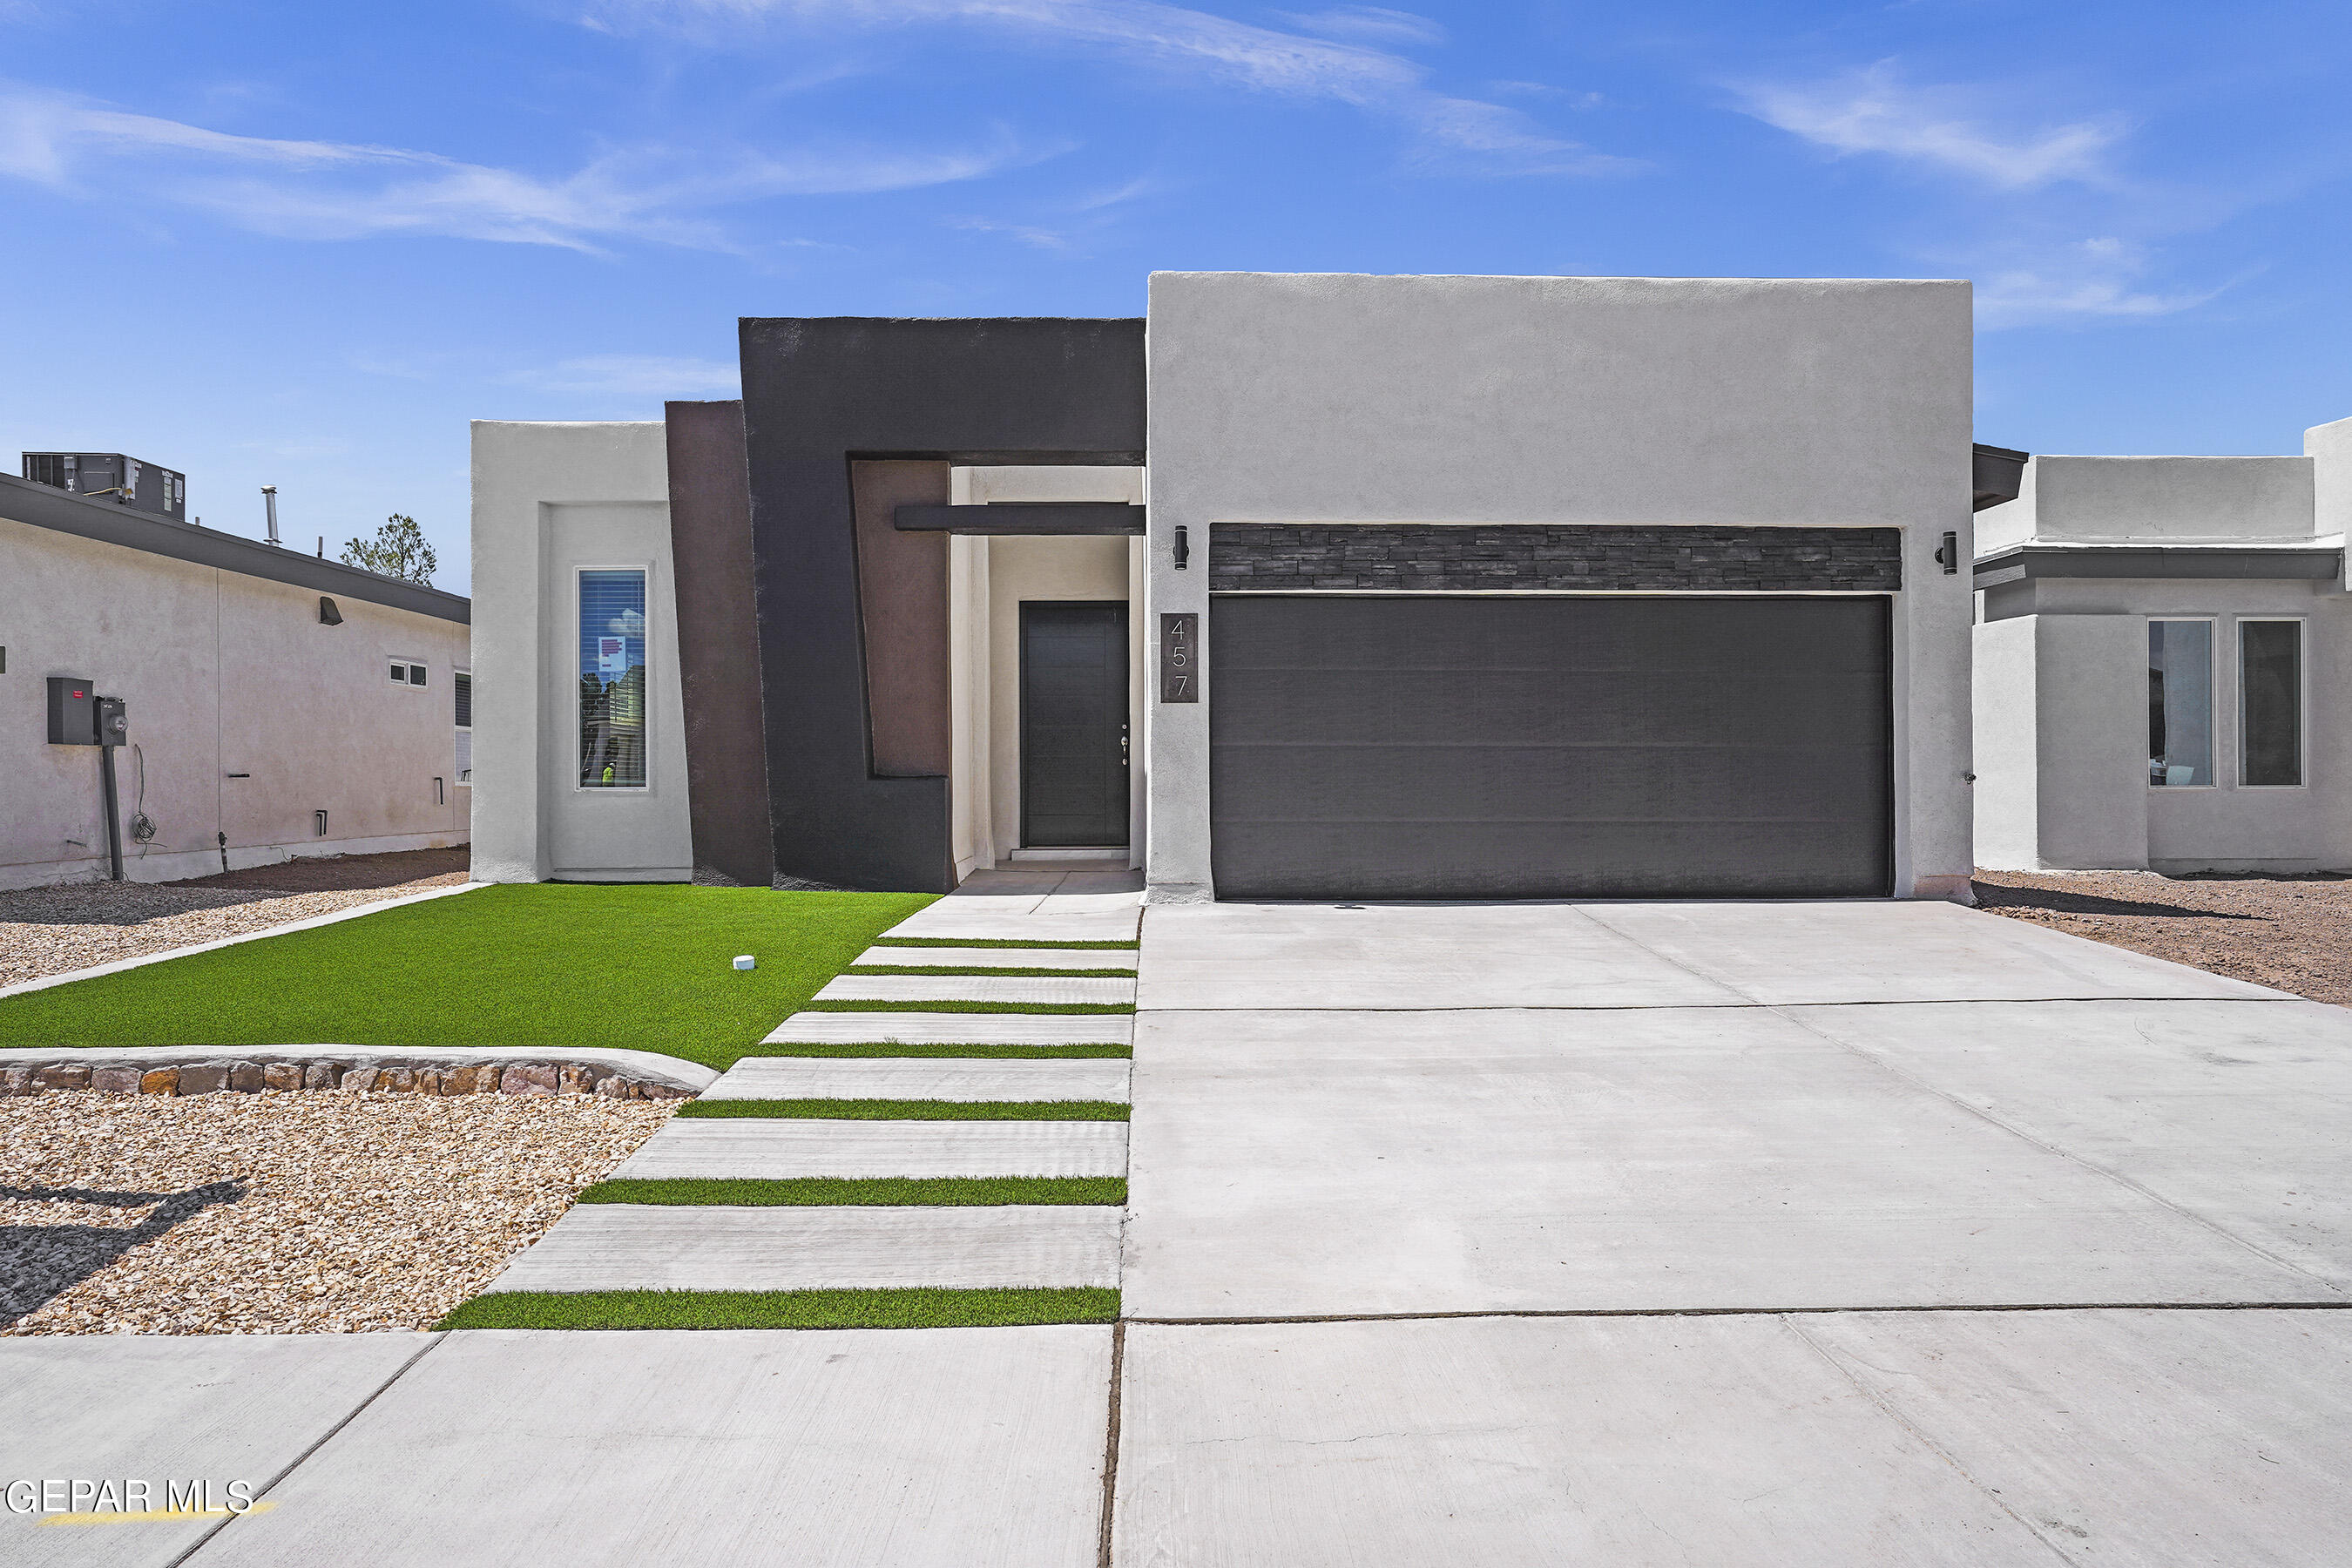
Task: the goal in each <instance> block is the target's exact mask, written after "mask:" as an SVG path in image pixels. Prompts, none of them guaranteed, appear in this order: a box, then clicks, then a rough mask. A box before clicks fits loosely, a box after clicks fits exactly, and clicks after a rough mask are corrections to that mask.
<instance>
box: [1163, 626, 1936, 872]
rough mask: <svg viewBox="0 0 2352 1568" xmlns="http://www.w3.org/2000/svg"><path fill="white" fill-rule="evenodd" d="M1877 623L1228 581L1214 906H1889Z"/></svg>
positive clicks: (1213, 647)
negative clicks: (1301, 592) (1839, 901)
mask: <svg viewBox="0 0 2352 1568" xmlns="http://www.w3.org/2000/svg"><path fill="white" fill-rule="evenodd" d="M1887 615H1888V610H1887V601H1886V600H1885V599H1884V598H1875V597H1853V598H1822V599H1801V598H1785V599H1773V598H1743V597H1708V598H1637V597H1630V596H1629V597H1622V598H1615V597H1612V598H1528V599H1503V598H1479V597H1474V596H1467V595H1453V596H1429V597H1414V596H1406V595H1397V596H1393V597H1391V596H1381V597H1362V598H1343V597H1313V596H1300V597H1296V598H1284V597H1255V596H1238V595H1230V596H1229V595H1219V596H1218V598H1217V599H1216V600H1215V602H1214V605H1213V608H1212V611H1211V614H1210V625H1209V638H1208V642H1209V666H1208V674H1209V683H1208V695H1209V717H1210V743H1211V769H1210V787H1211V810H1212V813H1213V818H1214V821H1213V828H1214V833H1215V838H1214V846H1213V856H1214V865H1215V873H1216V879H1217V894H1218V896H1219V897H1220V898H1226V899H1350V898H1360V899H1451V898H1486V899H1491V898H1563V897H1642V896H1651V895H1668V896H1693V897H1706V896H1714V897H1830V896H1839V895H1863V896H1878V895H1884V894H1885V893H1886V892H1887V891H1888V890H1889V885H1890V882H1891V879H1892V876H1893V848H1892V832H1891V816H1890V810H1891V799H1892V794H1893V787H1892V783H1891V779H1890V757H1891V751H1890V745H1889V739H1890V723H1891V721H1890V718H1889V703H1888V674H1887V671H1888V646H1889V633H1888V626H1887Z"/></svg>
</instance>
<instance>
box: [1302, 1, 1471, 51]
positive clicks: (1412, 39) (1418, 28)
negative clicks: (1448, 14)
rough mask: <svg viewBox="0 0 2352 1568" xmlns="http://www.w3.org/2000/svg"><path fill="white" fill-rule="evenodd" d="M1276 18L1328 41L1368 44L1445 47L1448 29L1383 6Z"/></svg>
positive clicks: (1349, 7) (1338, 8) (1347, 7)
mask: <svg viewBox="0 0 2352 1568" xmlns="http://www.w3.org/2000/svg"><path fill="white" fill-rule="evenodd" d="M1275 15H1276V16H1279V17H1281V18H1282V19H1283V20H1284V21H1286V22H1287V23H1289V24H1290V25H1291V26H1294V27H1297V29H1298V30H1299V31H1301V32H1304V33H1315V34H1319V35H1320V36H1322V37H1326V38H1353V39H1356V40H1358V41H1360V42H1362V43H1368V44H1442V43H1444V41H1445V29H1444V27H1441V26H1438V25H1437V24H1436V23H1434V22H1433V21H1431V20H1430V19H1429V18H1428V17H1426V16H1414V15H1413V14H1412V12H1410V11H1391V10H1390V9H1388V8H1387V7H1386V6H1384V5H1337V6H1334V7H1332V8H1331V9H1330V10H1328V11H1314V12H1302V11H1277V12H1276V13H1275Z"/></svg>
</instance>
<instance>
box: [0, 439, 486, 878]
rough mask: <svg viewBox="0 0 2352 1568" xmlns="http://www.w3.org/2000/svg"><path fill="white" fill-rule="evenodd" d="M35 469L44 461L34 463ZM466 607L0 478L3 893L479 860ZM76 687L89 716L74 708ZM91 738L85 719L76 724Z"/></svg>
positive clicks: (128, 508)
mask: <svg viewBox="0 0 2352 1568" xmlns="http://www.w3.org/2000/svg"><path fill="white" fill-rule="evenodd" d="M28 466H30V465H28ZM471 613H472V612H471V606H470V605H468V603H467V600H466V599H465V598H464V597H463V596H462V595H457V594H449V593H444V592H442V591H440V590H439V589H436V588H429V587H424V586H421V585H419V584H415V583H406V582H402V581H399V580H398V579H395V578H391V577H383V576H378V575H377V574H374V573H372V572H362V571H361V570H360V569H358V568H357V567H353V566H346V565H344V564H342V563H340V562H336V561H327V560H322V559H320V557H318V556H314V555H311V554H309V553H307V552H303V551H299V550H289V549H285V548H282V547H280V546H278V545H275V544H269V543H265V542H261V541H259V540H254V539H245V538H240V537H238V536H237V535H236V534H232V533H225V532H222V531H219V530H217V529H211V528H203V527H199V526H197V525H195V524H194V523H191V522H186V521H180V520H179V519H178V518H177V517H174V516H170V515H161V514H158V513H157V512H156V511H153V510H142V509H141V508H139V507H137V506H134V505H131V504H127V503H119V502H117V501H115V500H100V499H92V498H91V497H89V496H86V495H82V494H76V493H70V492H68V490H66V489H60V488H58V486H57V485H55V484H52V483H48V482H40V483H35V482H31V481H27V480H25V479H15V478H11V477H8V476H5V475H0V784H5V787H0V888H24V887H38V886H43V885H46V884H48V883H52V882H65V881H77V880H88V879H93V878H102V877H107V876H109V875H110V874H111V871H112V855H111V854H110V847H109V845H108V842H107V830H106V816H105V806H104V791H103V778H102V768H103V765H104V764H103V763H102V762H101V758H102V757H103V756H104V755H106V754H107V752H108V750H109V749H108V748H104V747H101V746H100V745H98V744H95V743H92V738H91V736H90V735H89V733H88V732H87V730H86V729H85V730H84V731H82V732H80V733H78V734H75V735H73V736H72V737H71V738H70V740H69V741H68V742H67V743H52V738H51V737H52V731H51V722H52V721H51V717H50V714H49V712H48V705H49V701H50V693H49V690H48V688H49V684H50V681H51V679H53V678H55V679H60V680H64V681H67V682H68V683H69V684H68V685H67V686H66V687H64V688H63V691H64V694H65V695H66V697H67V699H68V700H79V701H82V702H86V701H87V700H89V699H90V698H92V697H107V698H115V699H119V700H121V701H122V702H123V703H124V704H125V705H126V712H127V717H128V721H129V724H128V731H127V734H126V735H125V736H124V741H125V743H124V744H122V745H120V746H116V747H113V748H111V749H110V750H111V753H112V762H113V769H114V773H115V775H116V780H115V783H116V793H117V795H118V797H119V800H118V809H117V817H118V822H117V826H118V830H119V832H120V834H121V840H122V844H121V848H122V875H123V877H124V878H125V879H128V880H131V881H143V882H160V881H173V880H178V879H184V878H189V877H202V876H205V875H206V874H208V873H215V872H219V871H222V870H226V869H230V868H238V869H241V868H245V867H248V866H261V865H269V864H273V863H275V862H278V861H281V860H285V859H288V858H291V857H295V856H306V855H342V854H354V853H370V852H377V851H383V850H399V849H425V848H438V847H446V846H452V845H459V844H464V843H466V842H467V837H468V831H469V829H468V822H467V813H468V797H469V796H470V795H471V794H472V789H471V780H470V778H469V775H468V773H467V767H468V762H467V746H468V744H469V743H470V741H471V731H470V729H469V727H468V725H469V719H470V714H469V706H468V702H469V686H470V680H471V677H470V673H469V672H470V670H471V668H472V667H471V659H470V652H469V649H470V643H469V639H468V633H467V618H468V616H470V615H471ZM77 691H79V692H80V697H79V699H75V698H74V697H73V693H75V692H77ZM79 713H80V715H81V718H82V721H83V722H84V723H85V724H86V723H87V710H86V709H82V710H79Z"/></svg>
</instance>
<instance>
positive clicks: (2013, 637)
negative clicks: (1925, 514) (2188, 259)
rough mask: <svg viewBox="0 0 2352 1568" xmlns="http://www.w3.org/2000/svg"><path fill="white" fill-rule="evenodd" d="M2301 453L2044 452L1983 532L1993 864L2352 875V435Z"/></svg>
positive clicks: (1984, 825)
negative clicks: (2348, 537) (2348, 573)
mask: <svg viewBox="0 0 2352 1568" xmlns="http://www.w3.org/2000/svg"><path fill="white" fill-rule="evenodd" d="M2304 452H2305V455H2304V456H2303V457H2300V458H2291V457H2282V458H2070V457H2053V456H2046V455H2045V456H2037V457H2035V458H2033V459H2032V461H2031V462H2030V463H2029V464H2028V465H2027V466H2026V470H2025V476H2024V480H2023V483H2022V485H2021V489H2020V493H2019V494H2018V497H2017V499H2016V500H2012V501H2010V502H2007V503H2006V504H2003V505H2000V506H1997V507H1994V508H1991V509H1990V510H1986V511H1984V512H1982V513H1980V514H1979V517H1978V519H1977V556H1976V585H1977V588H1978V590H1979V605H1980V609H1979V625H1978V626H1977V628H1976V754H1977V775H1978V778H1977V817H1976V821H1977V858H1978V860H1979V863H1980V864H1982V865H1985V866H1987V867H1990V868H2009V869H2032V868H2126V869H2135V868H2146V869H2150V870H2157V871H2200V870H2239V871H2296V870H2315V869H2323V868H2345V867H2347V866H2352V722H2347V714H2346V710H2345V707H2344V702H2343V694H2344V693H2345V692H2346V691H2347V689H2352V679H2347V678H2352V614H2347V604H2352V600H2347V596H2346V578H2345V561H2344V535H2345V532H2346V531H2347V527H2352V420H2340V421H2338V422H2336V423H2335V424H2333V425H2322V426H2317V427H2316V428H2314V429H2312V430H2310V431H2307V432H2306V433H2305V437H2304Z"/></svg>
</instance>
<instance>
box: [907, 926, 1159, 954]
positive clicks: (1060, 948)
mask: <svg viewBox="0 0 2352 1568" xmlns="http://www.w3.org/2000/svg"><path fill="white" fill-rule="evenodd" d="M874 945H875V946H877V947H1039V948H1044V947H1050V948H1053V949H1054V950H1055V951H1056V952H1134V951H1135V950H1136V949H1138V948H1139V947H1141V946H1142V945H1143V944H1142V943H1141V942H1048V941H1045V940H1044V939H1042V938H1036V937H1025V936H1005V937H994V936H893V935H892V934H890V932H888V931H884V932H882V933H881V934H880V935H878V936H877V937H876V938H875V939H874Z"/></svg>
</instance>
